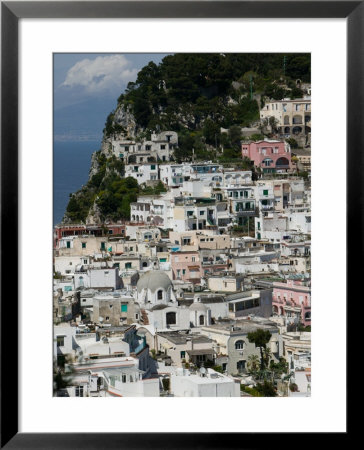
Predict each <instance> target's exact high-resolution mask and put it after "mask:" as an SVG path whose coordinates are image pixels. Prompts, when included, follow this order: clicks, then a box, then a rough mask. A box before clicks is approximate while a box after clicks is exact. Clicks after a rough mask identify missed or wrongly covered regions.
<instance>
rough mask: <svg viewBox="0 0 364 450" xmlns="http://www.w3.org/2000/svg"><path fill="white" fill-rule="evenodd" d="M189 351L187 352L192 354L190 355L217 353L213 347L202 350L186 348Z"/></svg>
mask: <svg viewBox="0 0 364 450" xmlns="http://www.w3.org/2000/svg"><path fill="white" fill-rule="evenodd" d="M186 351H187V353H188V354H189V355H190V356H195V355H214V354H215V351H214V350H212V348H210V349H202V350H200V349H199V350H186Z"/></svg>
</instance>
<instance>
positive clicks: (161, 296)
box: [157, 289, 163, 300]
mask: <svg viewBox="0 0 364 450" xmlns="http://www.w3.org/2000/svg"><path fill="white" fill-rule="evenodd" d="M157 299H158V300H163V291H162V289H159V291H158V292H157Z"/></svg>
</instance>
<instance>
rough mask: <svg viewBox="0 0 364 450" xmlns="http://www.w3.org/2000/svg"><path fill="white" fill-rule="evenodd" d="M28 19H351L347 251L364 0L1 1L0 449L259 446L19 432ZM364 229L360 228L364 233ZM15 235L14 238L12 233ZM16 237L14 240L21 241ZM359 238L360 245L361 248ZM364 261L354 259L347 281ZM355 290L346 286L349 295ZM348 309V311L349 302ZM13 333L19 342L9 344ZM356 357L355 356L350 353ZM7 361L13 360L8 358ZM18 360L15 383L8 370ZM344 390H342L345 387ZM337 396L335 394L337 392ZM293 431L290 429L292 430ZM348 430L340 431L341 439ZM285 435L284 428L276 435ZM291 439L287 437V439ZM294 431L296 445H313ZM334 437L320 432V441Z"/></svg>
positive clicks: (233, 438)
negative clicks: (24, 35) (22, 116)
mask: <svg viewBox="0 0 364 450" xmlns="http://www.w3.org/2000/svg"><path fill="white" fill-rule="evenodd" d="M22 18H268V19H269V18H346V19H347V83H348V84H347V180H348V183H347V241H346V244H347V251H348V255H349V249H352V248H356V249H359V252H360V251H361V250H362V248H363V246H362V230H363V214H362V211H363V206H364V205H363V203H364V200H363V198H364V195H363V182H362V173H363V154H364V152H363V144H364V133H363V125H364V89H363V85H364V45H363V44H364V26H363V25H364V1H329V0H328V1H239V0H237V1H208V2H206V1H169V2H163V1H160V2H158V1H121V2H120V1H118V2H102V1H92V2H89V1H86V2H85V1H83V2H77V1H73V2H62V1H60V2H57V1H56V2H47V1H38V2H33V1H27V2H22V1H8V2H7V1H5V2H1V260H0V264H1V306H0V308H1V309H0V313H1V448H6V449H23V448H24V449H36V448H37V449H50V448H52V449H66V448H67V449H70V450H71V449H76V448H77V449H84V448H85V449H86V448H87V449H89V450H91V449H96V448H105V449H116V448H122V449H124V448H125V449H135V448H138V449H141V448H165V447H171V448H176V449H179V448H187V447H191V448H214V449H217V448H229V447H234V446H235V447H237V448H242V447H243V448H257V447H258V448H259V447H261V446H262V444H263V443H264V442H265V441H266V442H268V441H270V439H271V438H272V435H269V434H267V433H262V434H257V433H251V434H249V433H243V434H244V436H242V433H214V434H210V433H138V434H135V433H107V435H106V434H103V433H86V434H85V433H64V434H59V433H57V434H56V433H19V432H18V412H19V411H18V407H17V405H18V402H19V395H18V390H17V388H16V386H17V381H18V380H17V375H16V374H17V373H18V362H17V358H18V351H17V349H18V340H17V338H16V337H17V335H18V331H19V330H18V324H16V323H14V322H13V323H12V324H11V330H9V321H8V320H7V317H9V316H10V315H11V317H17V314H18V304H17V302H16V300H17V298H18V281H19V280H18V270H17V268H18V251H19V244H18V240H17V239H16V236H18V195H19V194H18V182H19V179H18V75H19V74H18V50H19V49H18V21H19V19H22ZM358 230H359V231H358ZM9 233H11V236H12V239H9ZM14 237H15V239H14ZM354 242H355V247H354ZM357 279H360V264H356V263H355V261H354V259H353V258H350V257H348V258H347V286H352V285H354V284H355V280H357ZM350 292H351V290H349V288H348V289H347V298H349V293H350ZM9 297H11V302H10V301H7V299H8V298H9ZM347 312H349V310H348V307H347ZM9 332H11V336H12V345H8V344H9V343H8V335H9ZM347 360H349V358H348V359H347ZM5 362H6V364H5ZM9 364H10V365H11V374H12V375H11V382H10V383H9V379H8V376H7V373H8V372H9ZM341 388H343V387H342V386H341ZM333 395H334V393H333ZM287 432H289V430H287ZM348 436H349V427H348V428H347V432H346V433H337V434H335V441H336V442H337V443H338V444H339V445H340V443H341V444H343V442H342V441H343V440H344V439H347V438H348ZM275 438H276V439H275V441H276V442H278V441H279V439H280V438H279V434H278V433H277V434H275ZM284 439H286V438H284ZM304 440H305V438H304V437H303V441H302V440H300V438H299V437H298V436H297V434H296V433H295V437H294V442H295V444H294V447H296V448H297V447H301V446H303V445H304V446H305V447H307V445H311V444H310V443H308V442H307V441H304ZM321 440H322V441H324V442H325V443H327V435H325V434H321V433H316V436H315V444H316V443H318V442H319V441H321Z"/></svg>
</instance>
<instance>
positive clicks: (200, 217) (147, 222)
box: [53, 97, 311, 397]
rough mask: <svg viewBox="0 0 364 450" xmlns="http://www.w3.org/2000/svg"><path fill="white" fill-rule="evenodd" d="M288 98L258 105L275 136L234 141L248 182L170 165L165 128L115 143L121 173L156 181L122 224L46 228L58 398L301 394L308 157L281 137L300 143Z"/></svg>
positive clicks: (298, 108)
mask: <svg viewBox="0 0 364 450" xmlns="http://www.w3.org/2000/svg"><path fill="white" fill-rule="evenodd" d="M287 104H288V105H290V107H292V106H293V107H294V109H295V111H294V113H292V112H290V113H287V116H284V114H281V115H278V112H279V111H285V109H284V108H285V105H284V102H276V103H272V104H267V105H266V106H265V107H264V109H263V110H262V111H261V118H262V120H264V119H265V118H266V117H267V111H269V110H270V108H271V109H272V111H274V114H275V117H278V118H279V119H278V120H277V126H278V130H277V134H278V136H277V138H276V139H269V138H263V139H261V140H258V141H252V140H250V139H249V137H246V138H244V140H242V142H241V157H242V158H244V157H245V158H249V159H250V160H251V161H252V162H253V163H254V167H255V168H256V169H257V170H258V176H257V177H256V179H254V177H253V172H252V171H251V170H240V169H236V168H234V167H227V166H226V165H225V166H223V165H221V164H219V163H214V162H212V161H204V162H196V163H194V162H183V163H180V164H178V163H176V162H173V154H174V150H175V148H177V147H178V134H177V133H176V132H173V131H165V132H161V133H153V134H152V135H151V140H145V141H143V142H137V141H136V140H130V139H129V140H127V139H113V140H112V152H113V154H114V156H115V157H116V158H118V159H119V160H121V161H122V162H123V163H124V165H125V177H132V178H134V179H135V180H136V181H137V182H138V184H140V185H141V184H145V185H147V186H153V185H155V184H156V183H162V184H163V186H164V188H165V189H164V192H161V193H159V194H158V195H155V194H153V195H142V196H138V198H137V201H135V202H132V203H130V220H129V221H118V222H116V223H112V222H109V221H105V222H104V223H92V222H90V223H84V224H80V223H78V224H77V223H61V224H58V225H56V226H55V229H54V274H55V275H54V300H53V301H54V307H53V312H54V355H55V377H54V380H55V382H54V385H55V395H57V396H76V397H85V396H91V397H93V396H94V397H100V396H101V397H107V396H116V397H124V396H138V397H150V396H156V397H158V396H176V397H181V396H182V397H185V396H192V397H204V396H213V397H215V396H216V397H220V396H225V397H226V396H228V397H236V396H251V395H263V396H264V395H266V396H274V395H278V396H309V395H310V390H311V387H310V386H311V350H310V348H311V346H310V344H311V338H310V334H311V333H310V331H311V295H310V292H311V288H310V286H311V283H310V272H311V267H310V253H311V242H310V236H311V209H310V193H311V190H310V175H309V174H310V172H309V169H310V164H309V163H308V164H307V162H306V163H303V162H300V159H299V156H300V155H299V154H297V157H296V158H294V155H295V154H294V151H293V150H292V149H291V147H290V145H289V144H288V143H287V141H286V140H285V139H284V138H287V137H290V136H291V135H294V136H295V137H297V135H300V134H301V133H302V135H303V136H304V137H306V139H307V132H305V126H309V125H310V111H311V103H310V99H309V97H306V98H304V99H300V100H295V101H294V102H287ZM282 105H283V109H282V108H281V106H282ZM277 107H279V108H280V109H279V108H278V109H276V108H277ZM245 132H246V133H249V130H245ZM305 151H306V153H307V154H309V153H310V149H309V148H308V147H307V146H306V148H305ZM299 164H302V165H303V169H301V170H304V171H305V175H306V176H304V177H303V176H299V173H300V172H299V169H298V167H297V166H299Z"/></svg>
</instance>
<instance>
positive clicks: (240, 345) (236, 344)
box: [235, 340, 244, 350]
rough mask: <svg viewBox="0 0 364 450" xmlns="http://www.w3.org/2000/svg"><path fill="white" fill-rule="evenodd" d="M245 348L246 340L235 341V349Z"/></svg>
mask: <svg viewBox="0 0 364 450" xmlns="http://www.w3.org/2000/svg"><path fill="white" fill-rule="evenodd" d="M243 348H244V341H242V340H240V341H236V342H235V350H243Z"/></svg>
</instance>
